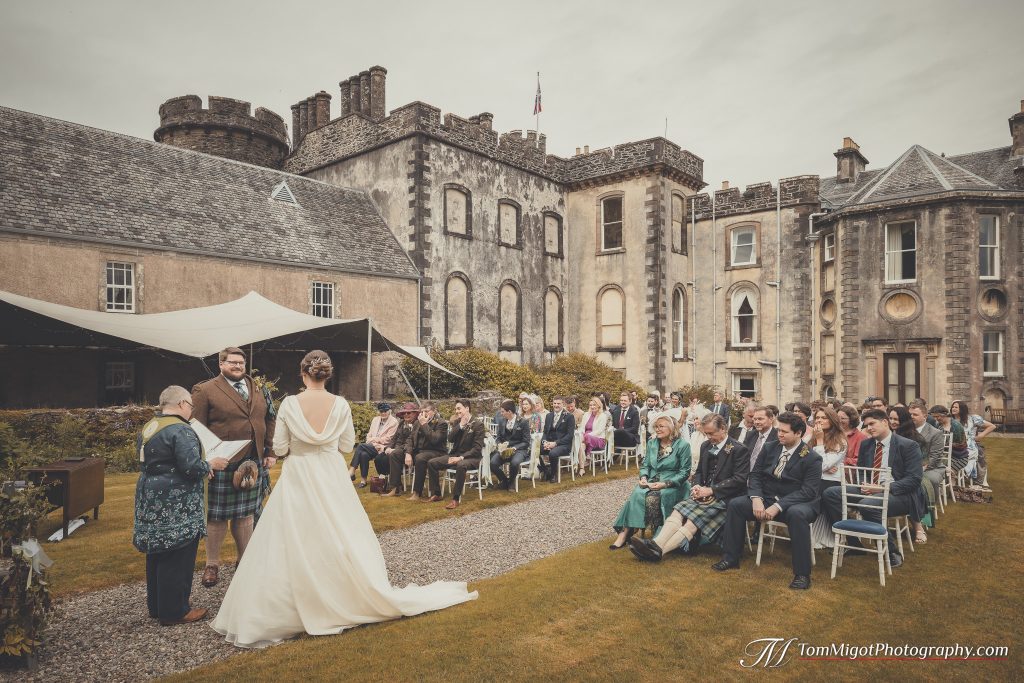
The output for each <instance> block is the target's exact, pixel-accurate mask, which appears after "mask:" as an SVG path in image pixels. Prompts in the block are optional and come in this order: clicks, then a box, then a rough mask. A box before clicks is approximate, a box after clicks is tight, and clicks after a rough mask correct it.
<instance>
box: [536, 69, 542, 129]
mask: <svg viewBox="0 0 1024 683" xmlns="http://www.w3.org/2000/svg"><path fill="white" fill-rule="evenodd" d="M537 92H538V93H540V72H539V71H538V72H537ZM536 109H537V144H538V145H539V144H540V109H541V108H540V107H536Z"/></svg>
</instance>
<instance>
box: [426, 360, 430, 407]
mask: <svg viewBox="0 0 1024 683" xmlns="http://www.w3.org/2000/svg"><path fill="white" fill-rule="evenodd" d="M427 400H428V401H429V400H430V366H429V365H428V366H427Z"/></svg>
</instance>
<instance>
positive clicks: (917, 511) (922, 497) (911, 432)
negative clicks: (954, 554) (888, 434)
mask: <svg viewBox="0 0 1024 683" xmlns="http://www.w3.org/2000/svg"><path fill="white" fill-rule="evenodd" d="M888 414H889V429H891V430H892V431H893V433H894V434H898V435H900V436H902V437H904V438H906V439H910V440H911V441H913V442H914V443H916V444H917V447H918V448H919V449H920V452H921V457H922V461H921V463H920V467H921V469H922V476H921V485H920V486H919V487H918V490H917V491H915V492H914V494H913V495H912V496H911V501H912V502H913V508H912V509H911V511H910V512H909V513H908V514H907V517H909V518H910V522H911V524H912V525H913V527H914V533H915V534H916V535H917V539H916V540H917V541H918V542H920V543H924V542H926V541H927V540H928V539H927V537H926V535H925V530H924V520H925V516H926V515H928V514H929V512H928V508H929V506H930V505H934V504H935V501H934V499H932V497H931V496H932V490H931V486H930V485H929V484H928V482H927V480H925V478H924V472H923V470H924V465H925V463H926V462H927V460H928V443H927V441H925V438H924V437H923V436H922V435H921V433H920V432H919V431H918V430H917V428H916V427H915V425H914V419H913V417H911V415H910V410H908V409H907V408H905V407H904V406H902V405H899V404H897V405H894V406H891V407H890V408H889V413H888ZM889 516H890V517H897V516H898V515H889ZM922 539H923V540H922Z"/></svg>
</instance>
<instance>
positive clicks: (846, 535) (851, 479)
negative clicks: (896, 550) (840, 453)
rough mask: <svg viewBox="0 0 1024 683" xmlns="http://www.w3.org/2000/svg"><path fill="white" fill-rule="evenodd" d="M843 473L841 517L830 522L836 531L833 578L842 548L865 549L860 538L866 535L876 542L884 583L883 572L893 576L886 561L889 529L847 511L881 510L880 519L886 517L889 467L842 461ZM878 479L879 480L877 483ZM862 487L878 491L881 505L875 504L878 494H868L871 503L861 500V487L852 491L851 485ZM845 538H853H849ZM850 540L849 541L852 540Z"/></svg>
mask: <svg viewBox="0 0 1024 683" xmlns="http://www.w3.org/2000/svg"><path fill="white" fill-rule="evenodd" d="M840 472H841V474H842V476H841V477H840V481H842V482H844V483H843V484H842V496H843V518H842V519H840V520H838V521H837V522H836V523H835V524H833V525H832V533H834V534H835V536H836V540H835V547H834V548H833V549H832V578H833V579H834V578H836V568H837V567H842V566H843V553H844V551H845V550H858V551H863V550H865V548H864V546H863V545H861V544H860V543H859V542H857V541H859V540H863V539H867V540H869V541H874V542H875V549H876V552H877V554H878V580H879V582H880V583H881V584H882V585H883V586H884V585H885V574H886V572H888V573H889V575H890V576H892V565H891V564H890V562H889V530H888V529H886V528H885V524H880V523H878V522H871V521H868V520H866V519H850V513H851V512H854V511H858V512H862V513H863V512H866V511H869V510H870V511H878V512H881V517H880V519H883V520H885V519H888V512H889V483H890V482H889V479H890V478H891V476H892V470H891V469H890V468H888V467H880V468H878V469H875V468H873V467H850V466H847V465H843V466H842V468H841V469H840ZM876 482H881V483H876ZM851 488H853V489H864V490H865V491H867V492H868V493H867V494H866V495H872V494H875V493H881V494H882V498H881V507H880V508H879V506H878V505H877V504H876V503H877V502H878V499H877V498H871V499H870V500H871V502H870V503H866V502H864V501H865V500H866V498H865V497H863V496H861V494H860V491H854V492H852V493H851V491H850V489H851ZM847 539H854V540H853V541H848V540H847ZM851 543H852V544H851Z"/></svg>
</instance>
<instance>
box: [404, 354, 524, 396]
mask: <svg viewBox="0 0 1024 683" xmlns="http://www.w3.org/2000/svg"><path fill="white" fill-rule="evenodd" d="M430 355H431V357H432V358H433V359H434V360H436V361H437V362H438V363H440V364H441V365H443V366H444V367H446V368H448V369H449V370H451V371H452V372H456V373H458V374H460V375H462V377H463V378H464V379H460V378H458V377H453V376H452V375H449V374H447V373H444V372H431V374H430V394H431V396H441V397H450V398H455V397H459V396H475V395H476V394H478V393H479V392H481V391H497V392H498V393H500V394H501V395H502V396H517V395H518V394H519V393H520V392H523V391H528V392H535V391H537V389H538V385H539V382H538V378H537V374H536V373H535V372H534V371H533V370H531V369H530V368H529V367H526V366H523V365H519V364H518V363H513V362H512V361H508V360H505V359H503V358H501V357H499V356H498V355H497V354H494V353H490V352H489V351H484V350H482V349H474V348H469V349H459V350H457V351H445V350H443V349H441V348H439V347H436V346H435V347H434V348H433V349H431V350H430ZM402 370H403V371H404V372H405V374H406V376H407V377H408V378H409V383H410V384H412V386H413V389H414V390H415V391H416V394H417V395H418V396H421V397H425V396H426V395H427V366H426V365H424V364H423V363H420V362H419V361H414V360H412V359H410V358H406V359H405V360H404V361H403V363H402Z"/></svg>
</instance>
